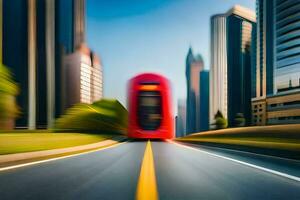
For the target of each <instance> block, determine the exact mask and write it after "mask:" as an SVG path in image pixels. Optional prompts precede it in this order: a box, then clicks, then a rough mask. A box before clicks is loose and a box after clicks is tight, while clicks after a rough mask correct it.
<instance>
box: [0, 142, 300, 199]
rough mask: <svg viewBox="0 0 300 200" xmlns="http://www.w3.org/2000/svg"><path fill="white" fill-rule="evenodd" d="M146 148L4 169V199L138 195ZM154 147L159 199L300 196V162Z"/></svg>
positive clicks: (132, 146)
mask: <svg viewBox="0 0 300 200" xmlns="http://www.w3.org/2000/svg"><path fill="white" fill-rule="evenodd" d="M146 146H147V141H133V142H126V143H122V144H120V145H118V146H115V147H111V148H107V149H104V150H100V151H95V152H92V153H87V154H81V155H78V156H74V157H68V158H64V159H60V160H54V161H49V162H45V163H39V164H34V165H29V166H25V167H20V168H15V169H9V170H3V171H0V199H1V200H5V199H43V200H46V199H135V197H136V194H137V185H138V183H139V181H140V180H139V177H140V174H141V166H142V163H144V160H145V159H144V152H145V148H146ZM151 147H152V153H153V160H154V163H153V168H154V171H155V175H154V176H155V180H156V183H155V184H156V190H157V194H158V198H159V199H172V200H174V199H180V200H181V199H263V200H265V199H298V200H299V199H300V179H299V180H297V177H299V171H300V163H299V162H297V161H290V160H281V159H275V158H269V157H263V156H258V155H254V154H246V153H242V152H240V153H239V152H230V151H226V150H224V151H223V150H220V149H214V148H205V147H199V146H196V147H192V148H191V147H186V146H182V145H178V144H174V143H170V142H160V141H152V142H151ZM247 164H248V165H247ZM146 165H148V164H146ZM268 170H270V171H268ZM274 172H275V173H274ZM276 172H280V173H279V174H276ZM281 174H282V175H281ZM289 175H290V177H289Z"/></svg>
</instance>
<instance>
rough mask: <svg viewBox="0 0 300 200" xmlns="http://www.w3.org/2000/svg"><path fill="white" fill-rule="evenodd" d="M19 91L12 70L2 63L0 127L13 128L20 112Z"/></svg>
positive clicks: (0, 70) (0, 76) (0, 74)
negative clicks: (17, 100) (17, 97)
mask: <svg viewBox="0 0 300 200" xmlns="http://www.w3.org/2000/svg"><path fill="white" fill-rule="evenodd" d="M18 93H19V89H18V86H17V84H16V83H15V82H14V80H13V77H12V74H11V72H10V71H9V70H8V68H7V67H5V66H4V65H2V64H0V129H12V128H13V127H14V120H15V118H16V117H17V116H18V114H19V112H20V111H19V107H18V106H17V104H16V100H15V99H16V95H17V94H18Z"/></svg>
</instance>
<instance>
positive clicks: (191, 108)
mask: <svg viewBox="0 0 300 200" xmlns="http://www.w3.org/2000/svg"><path fill="white" fill-rule="evenodd" d="M203 69H204V62H203V59H202V57H201V55H196V56H194V54H193V52H192V49H191V48H190V49H189V51H188V55H187V58H186V80H187V103H186V132H187V133H195V132H198V131H199V130H200V112H199V111H200V98H199V94H200V93H199V91H200V84H199V83H200V82H199V80H200V71H202V70H203Z"/></svg>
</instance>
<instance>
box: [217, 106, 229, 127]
mask: <svg viewBox="0 0 300 200" xmlns="http://www.w3.org/2000/svg"><path fill="white" fill-rule="evenodd" d="M214 125H215V126H216V129H224V128H227V126H228V122H227V119H226V118H225V117H224V116H223V114H222V112H221V111H220V110H218V112H217V113H216V114H215V123H214Z"/></svg>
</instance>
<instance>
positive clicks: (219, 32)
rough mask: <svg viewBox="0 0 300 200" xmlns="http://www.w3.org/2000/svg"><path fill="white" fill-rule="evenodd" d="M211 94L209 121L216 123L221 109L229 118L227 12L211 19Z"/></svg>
mask: <svg viewBox="0 0 300 200" xmlns="http://www.w3.org/2000/svg"><path fill="white" fill-rule="evenodd" d="M210 23H211V24H210V32H211V39H210V55H211V59H210V64H211V67H210V77H209V79H210V83H209V87H210V96H209V123H210V124H213V123H214V121H215V120H214V116H215V114H216V113H217V112H218V111H220V112H222V114H223V116H224V117H225V118H227V28H226V27H227V26H226V14H219V15H214V16H212V17H211V20H210Z"/></svg>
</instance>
